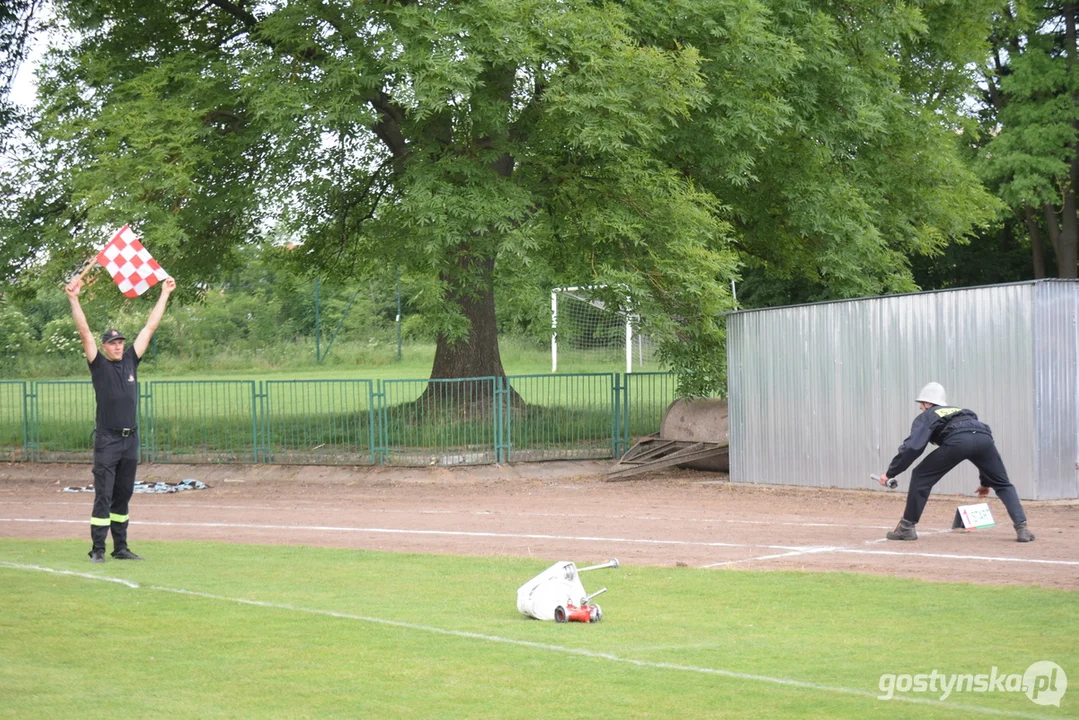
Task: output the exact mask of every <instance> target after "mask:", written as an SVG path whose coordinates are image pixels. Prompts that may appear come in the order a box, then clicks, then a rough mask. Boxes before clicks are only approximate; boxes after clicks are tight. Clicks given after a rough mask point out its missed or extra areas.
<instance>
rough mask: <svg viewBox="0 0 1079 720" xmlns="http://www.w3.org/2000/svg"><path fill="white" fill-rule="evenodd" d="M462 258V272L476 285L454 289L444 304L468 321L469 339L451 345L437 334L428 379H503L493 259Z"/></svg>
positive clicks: (448, 340)
mask: <svg viewBox="0 0 1079 720" xmlns="http://www.w3.org/2000/svg"><path fill="white" fill-rule="evenodd" d="M462 258H463V259H462V260H461V262H460V266H461V269H462V270H463V271H464V273H465V274H466V275H468V276H471V277H472V278H473V279H474V282H475V284H474V285H472V286H471V287H457V288H455V289H454V290H453V291H451V292H450V295H449V297H448V298H447V301H449V302H451V303H453V304H455V305H457V307H459V308H460V309H461V314H462V315H464V316H465V318H466V319H467V320H468V322H469V324H470V327H469V333H468V337H466V338H465V339H463V340H459V341H457V342H453V341H452V340H451V339H450V338H448V337H446V336H445V335H443V334H439V336H438V344H437V346H436V347H435V362H434V365H433V366H432V368H431V377H432V378H469V377H491V376H493V377H503V376H504V375H505V374H506V371H505V370H503V369H502V356H501V355H500V354H499V351H498V327H497V325H496V322H495V291H494V269H495V259H494V258H483V259H476V258H471V257H469V256H467V255H464V256H462ZM444 279H446V278H444ZM451 282H452V281H451ZM458 282H459V280H458Z"/></svg>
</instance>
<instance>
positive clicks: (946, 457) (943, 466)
mask: <svg viewBox="0 0 1079 720" xmlns="http://www.w3.org/2000/svg"><path fill="white" fill-rule="evenodd" d="M929 443H933V444H934V445H937V446H939V447H937V449H936V450H934V451H933V452H931V453H929V455H927V456H926V458H925V460H923V461H922V462H920V463H919V464H918V467H916V468H914V472H913V473H911V478H910V489H909V490H908V491H907V508H906V510H905V511H904V512H903V519H904V520H906V521H908V522H910V523H917V522H918V520H920V519H921V517H922V511H923V510H924V509H925V503H926V501H928V500H929V493H930V492H931V491H932V490H933V486H934V485H936V484H937V482H939V481H940V479H941V478H942V477H944V475H945V474H947V473H948V471H949V470H951V469H952V468H954V467H955V466H956V465H958V464H959V463H961V462H963V461H964V460H970V461H971V462H972V463H974V465H975V467H977V468H978V472H979V474H980V475H979V477H980V480H981V484H982V487H990V488H993V490H995V491H996V494H997V497H999V498H1000V501H1001V502H1002V503H1004V507H1005V509H1007V511H1008V515H1009V516H1010V517H1011V519H1012V522H1013V523H1015V524H1016V525H1018V524H1019V523H1023V522H1026V519H1027V518H1026V515H1025V514H1024V513H1023V504H1022V503H1021V502H1020V501H1019V493H1018V492H1017V491H1016V489H1015V486H1014V485H1012V483H1011V481H1010V480H1008V471H1007V470H1005V469H1004V462H1003V461H1002V460H1001V459H1000V453H999V452H997V447H996V444H995V443H994V442H993V432H992V430H990V429H989V426H988V425H986V424H985V423H983V422H982V421H980V420H978V416H977V415H975V414H974V413H973V412H971V411H970V410H964V409H961V408H957V407H945V406H941V405H933V406H932V407H930V408H929V409H928V410H924V411H922V413H921V414H920V415H918V417H916V418H915V419H914V424H913V425H912V426H911V428H910V437H908V438H907V439H906V440H904V441H903V444H902V445H900V446H899V452H898V453H897V454H896V456H895V458H894V459H893V460H892V463H891V465H889V466H888V471H887V472H886V473H885V474H886V475H887V476H888V477H895V476H896V475H898V474H900V473H901V472H903V471H904V470H906V469H907V468H908V467H910V464H911V463H912V462H914V461H915V460H916V459H918V456H920V455H921V454H922V452H923V451H924V450H925V448H926V446H927V445H928V444H929Z"/></svg>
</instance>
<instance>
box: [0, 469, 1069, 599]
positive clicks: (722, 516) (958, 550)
mask: <svg viewBox="0 0 1079 720" xmlns="http://www.w3.org/2000/svg"><path fill="white" fill-rule="evenodd" d="M606 466H607V465H606V463H600V462H581V463H574V462H554V463H535V464H521V465H506V466H484V467H474V468H453V469H448V468H384V467H380V468H327V467H299V466H266V465H257V466H238V465H216V466H210V465H144V466H142V467H141V468H140V473H139V479H140V480H144V481H148V482H155V481H166V482H176V481H178V480H182V479H184V478H194V479H197V480H201V481H203V482H205V483H206V484H208V485H209V486H210V488H209V489H207V490H198V491H189V492H183V493H175V494H171V495H149V494H138V495H136V496H135V497H134V499H133V501H132V505H131V517H132V521H131V526H132V527H131V537H132V545H133V547H135V549H136V550H138V541H139V540H142V539H147V540H177V541H197V540H214V541H221V542H234V543H265V544H289V545H313V546H323V547H341V548H364V549H372V550H388V551H398V552H419V553H453V554H460V555H501V556H519V557H532V558H537V559H541V560H544V561H551V562H554V561H555V560H574V561H576V562H578V563H589V562H595V561H602V560H605V559H607V558H609V557H617V558H618V559H619V560H620V561H621V562H622V563H623V564H636V565H659V566H668V567H669V566H675V565H686V566H689V567H698V568H714V569H717V570H781V569H782V570H807V571H842V572H861V573H874V574H882V575H896V576H902V577H913V578H922V579H925V580H933V581H963V582H977V583H993V584H1030V585H1042V586H1046V587H1055V588H1067V589H1073V590H1074V589H1079V501H1074V500H1073V501H1051V502H1028V503H1026V504H1025V507H1026V511H1027V514H1028V516H1029V518H1030V527H1031V529H1032V530H1033V531H1034V532H1035V533H1036V534H1037V540H1036V541H1035V542H1033V543H1027V544H1023V545H1020V544H1019V543H1016V542H1015V533H1014V531H1013V530H1012V528H1011V524H1010V522H1009V521H1008V517H1007V514H1006V513H1005V512H1004V508H1003V506H1002V505H1001V504H1000V502H999V501H998V500H996V499H993V500H991V501H990V508H991V509H992V510H993V515H994V517H995V518H996V520H997V526H996V527H994V528H991V529H987V530H978V531H974V532H969V533H968V532H952V531H950V530H949V528H950V527H951V520H952V516H953V514H954V513H955V507H956V505H959V504H968V503H972V502H974V500H973V499H972V498H969V497H957V496H934V497H932V498H931V499H930V502H929V505H928V507H927V508H926V512H925V515H924V517H923V518H922V522H921V523H920V524H919V526H918V532H919V534H920V536H921V537H920V539H919V540H918V541H917V542H913V543H900V542H889V541H886V540H884V533H885V532H886V531H887V530H889V529H891V528H892V527H894V525H895V523H896V522H897V521H898V519H899V517H900V516H901V515H902V512H903V503H904V500H905V493H903V492H894V491H893V492H885V491H874V490H868V489H867V490H865V491H851V490H834V489H803V488H791V487H780V486H746V485H735V484H732V483H730V482H729V481H728V479H727V477H726V476H725V475H722V474H713V473H702V472H694V471H673V472H668V473H660V474H655V475H651V476H644V477H643V479H634V480H628V481H619V482H608V481H605V480H604V479H603V472H604V470H605V469H606ZM90 482H91V475H90V469H89V466H87V465H54V464H28V463H13V464H0V537H15V538H31V539H37V538H48V539H55V538H79V539H86V540H87V542H89V517H90V508H91V505H92V503H93V495H92V494H91V493H64V492H61V490H62V488H64V487H68V486H83V485H86V484H89V483H90Z"/></svg>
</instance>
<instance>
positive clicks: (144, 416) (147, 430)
mask: <svg viewBox="0 0 1079 720" xmlns="http://www.w3.org/2000/svg"><path fill="white" fill-rule="evenodd" d="M151 385H152V383H143V382H142V381H141V380H140V381H139V382H138V383H137V384H136V386H135V393H136V395H138V398H139V401H138V404H137V405H136V413H137V414H136V418H135V422H136V424H137V425H138V427H139V428H140V429H141V432H140V433H139V462H140V463H150V462H153V457H154V455H153V450H152V449H150V450H147V449H146V447H147V444H146V439H147V438H152V437H153V436H154V421H153V408H152V407H151V406H150V392H146V393H144V392H143V389H144V388H148V387H151ZM95 422H96V421H95Z"/></svg>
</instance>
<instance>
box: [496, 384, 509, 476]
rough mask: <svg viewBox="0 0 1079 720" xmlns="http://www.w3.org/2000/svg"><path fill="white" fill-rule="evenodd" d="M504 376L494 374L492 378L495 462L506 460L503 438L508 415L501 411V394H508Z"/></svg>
mask: <svg viewBox="0 0 1079 720" xmlns="http://www.w3.org/2000/svg"><path fill="white" fill-rule="evenodd" d="M506 382H507V380H506V378H504V377H498V376H495V378H494V404H495V407H494V411H495V413H494V423H495V462H496V463H503V462H506V447H505V444H504V438H505V432H504V430H505V427H504V425H505V420H504V418H505V417H507V416H508V415H509V412H508V411H507V412H503V407H502V396H503V395H508V393H507V392H506Z"/></svg>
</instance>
